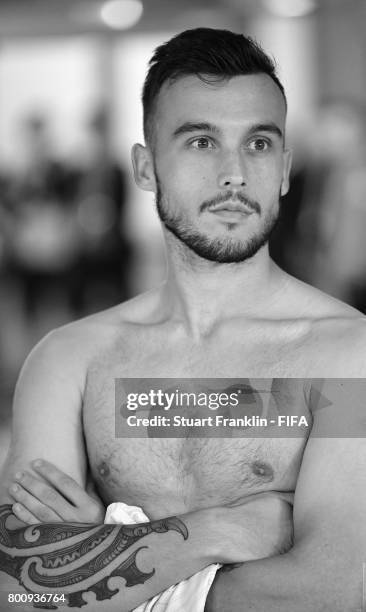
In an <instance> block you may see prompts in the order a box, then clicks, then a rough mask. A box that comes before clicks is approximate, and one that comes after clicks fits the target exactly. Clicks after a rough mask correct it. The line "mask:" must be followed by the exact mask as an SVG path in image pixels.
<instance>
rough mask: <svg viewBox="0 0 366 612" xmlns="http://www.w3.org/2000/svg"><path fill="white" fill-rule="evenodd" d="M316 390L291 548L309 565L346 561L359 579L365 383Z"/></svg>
mask: <svg viewBox="0 0 366 612" xmlns="http://www.w3.org/2000/svg"><path fill="white" fill-rule="evenodd" d="M318 384H320V383H318ZM315 391H316V390H315ZM318 391H321V395H322V399H323V400H325V401H321V402H320V403H317V405H316V406H315V407H313V416H314V422H313V428H312V433H311V436H310V438H309V441H308V444H307V446H306V449H305V453H304V457H303V461H302V466H301V470H300V475H299V479H298V483H297V487H296V491H295V502H294V529H295V546H294V549H293V552H294V554H297V555H298V558H299V559H300V558H301V559H309V562H310V563H313V564H314V566H315V567H314V569H316V568H317V567H319V564H320V563H322V562H323V565H324V564H325V566H326V567H327V570H326V571H327V572H329V568H330V567H331V568H332V571H335V572H337V571H338V572H339V571H342V568H344V566H345V565H346V566H347V567H348V568H349V571H350V572H352V575H353V576H354V577H355V579H356V578H357V579H359V575H360V571H361V568H362V562H363V561H365V559H366V556H365V555H366V524H365V518H364V517H365V512H366V381H365V380H363V379H328V380H326V381H323V383H322V388H321V389H320V388H319V389H318ZM316 394H317V392H316V393H315V395H316ZM318 397H319V395H318ZM324 571H325V570H324Z"/></svg>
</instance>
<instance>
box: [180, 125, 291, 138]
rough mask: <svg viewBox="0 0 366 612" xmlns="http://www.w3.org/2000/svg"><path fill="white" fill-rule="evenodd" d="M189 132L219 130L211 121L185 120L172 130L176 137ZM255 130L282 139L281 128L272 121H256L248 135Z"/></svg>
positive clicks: (217, 131) (213, 132)
mask: <svg viewBox="0 0 366 612" xmlns="http://www.w3.org/2000/svg"><path fill="white" fill-rule="evenodd" d="M191 132H211V133H212V134H218V133H219V132H220V130H219V128H218V127H217V126H216V125H213V124H212V123H206V122H198V123H197V122H192V121H186V122H185V123H182V125H180V126H179V127H177V129H176V130H174V132H173V137H174V138H177V137H178V136H181V135H182V134H189V133H191ZM256 132H267V133H270V134H274V135H275V136H278V138H280V139H283V132H282V130H280V128H279V127H278V125H276V124H275V123H273V122H272V121H269V122H268V123H256V124H254V125H252V126H250V128H249V130H248V136H252V134H255V133H256Z"/></svg>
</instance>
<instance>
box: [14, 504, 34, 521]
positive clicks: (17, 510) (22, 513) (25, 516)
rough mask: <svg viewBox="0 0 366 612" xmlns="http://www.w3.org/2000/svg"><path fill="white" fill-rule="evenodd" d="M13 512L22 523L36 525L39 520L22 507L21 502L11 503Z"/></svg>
mask: <svg viewBox="0 0 366 612" xmlns="http://www.w3.org/2000/svg"><path fill="white" fill-rule="evenodd" d="M12 510H13V514H14V515H15V516H16V517H17V518H18V519H19V520H20V521H22V522H23V523H26V524H27V525H37V524H38V523H39V520H38V519H37V517H36V516H34V515H33V514H32V513H31V512H29V510H27V508H24V506H22V504H19V503H18V502H17V503H16V504H13V505H12Z"/></svg>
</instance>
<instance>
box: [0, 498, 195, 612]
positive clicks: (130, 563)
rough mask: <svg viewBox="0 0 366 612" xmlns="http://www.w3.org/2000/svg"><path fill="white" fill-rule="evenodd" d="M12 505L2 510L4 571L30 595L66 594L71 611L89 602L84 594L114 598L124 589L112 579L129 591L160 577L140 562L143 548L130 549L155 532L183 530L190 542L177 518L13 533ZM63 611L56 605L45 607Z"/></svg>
mask: <svg viewBox="0 0 366 612" xmlns="http://www.w3.org/2000/svg"><path fill="white" fill-rule="evenodd" d="M11 514H12V507H11V505H10V504H5V505H2V506H0V572H1V571H3V572H5V573H6V574H8V575H10V576H12V577H13V578H15V579H16V580H18V582H19V584H21V585H22V586H23V587H24V588H25V589H26V590H27V591H28V592H30V593H39V592H45V591H47V593H60V592H62V593H64V594H65V598H66V599H67V604H68V606H69V607H77V608H81V607H82V606H84V605H86V604H87V602H86V601H85V600H84V599H83V597H82V594H83V593H85V592H87V591H92V592H94V593H95V596H96V599H97V601H101V600H104V599H111V598H112V597H113V596H114V595H116V594H117V593H118V592H119V590H120V589H118V588H115V589H110V588H109V587H108V581H109V579H110V578H112V577H115V576H120V577H121V578H123V579H124V580H125V584H124V586H125V587H133V586H135V585H136V584H143V583H144V582H146V581H147V580H149V578H151V577H152V576H153V575H154V574H155V569H154V568H153V569H152V570H151V571H150V572H143V571H141V570H140V569H139V568H138V566H137V563H136V556H137V553H138V552H139V551H140V550H143V549H146V548H148V546H140V547H139V548H135V549H134V550H133V551H129V552H126V551H128V549H130V548H131V546H132V545H133V544H135V543H136V542H139V541H140V540H141V539H142V538H144V537H145V536H147V535H149V534H150V533H166V532H168V531H177V532H178V533H179V534H181V535H182V536H183V538H184V539H185V540H186V539H187V538H188V530H187V527H186V526H185V524H184V523H183V522H182V521H181V520H180V519H179V518H177V517H169V518H165V519H161V520H157V521H152V522H151V523H139V524H136V525H90V524H81V523H45V524H39V525H31V526H29V527H25V528H21V529H9V528H8V527H6V525H5V524H6V521H7V519H8V517H9V516H10V515H11ZM42 607H46V608H48V609H57V608H55V606H54V605H50V606H47V605H46V606H45V605H43V606H42Z"/></svg>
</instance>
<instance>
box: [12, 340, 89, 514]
mask: <svg viewBox="0 0 366 612" xmlns="http://www.w3.org/2000/svg"><path fill="white" fill-rule="evenodd" d="M81 369H82V368H81V365H80V360H78V357H77V352H76V351H75V341H73V340H72V338H71V336H70V333H69V332H68V331H66V332H65V331H63V330H56V331H55V332H52V333H51V334H49V335H48V336H46V338H45V339H44V340H42V342H40V343H39V344H38V345H37V346H36V347H35V349H34V350H33V351H32V352H31V354H30V355H29V357H28V358H27V360H26V362H25V364H24V366H23V368H22V371H21V373H20V376H19V379H18V382H17V385H16V389H15V394H14V404H13V427H12V440H11V445H10V449H9V453H8V456H7V459H6V461H5V465H4V468H3V473H2V478H1V489H0V503H8V502H9V501H11V500H10V498H9V497H8V494H7V487H8V484H9V480H10V479H11V477H12V475H13V474H14V472H15V471H16V470H21V469H31V467H30V462H31V461H32V460H34V459H36V458H38V457H39V458H44V459H47V460H48V461H51V462H52V463H54V464H55V465H56V466H58V467H59V468H60V469H62V470H63V471H64V472H66V473H67V474H69V475H70V476H72V478H74V479H75V480H76V481H77V482H78V483H79V484H80V485H82V486H84V485H85V473H86V457H85V449H84V440H83V429H82V418H81V417H82V395H83V375H82V371H81Z"/></svg>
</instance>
